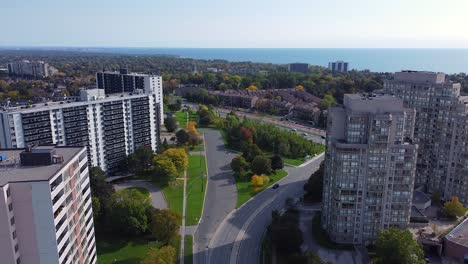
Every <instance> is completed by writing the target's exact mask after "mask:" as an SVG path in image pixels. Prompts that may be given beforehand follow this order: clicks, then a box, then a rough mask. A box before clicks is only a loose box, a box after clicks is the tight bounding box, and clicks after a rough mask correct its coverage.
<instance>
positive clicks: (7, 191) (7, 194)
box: [6, 188, 10, 197]
mask: <svg viewBox="0 0 468 264" xmlns="http://www.w3.org/2000/svg"><path fill="white" fill-rule="evenodd" d="M6 196H7V197H10V188H8V189H7V190H6Z"/></svg>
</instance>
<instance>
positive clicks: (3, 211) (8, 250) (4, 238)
mask: <svg viewBox="0 0 468 264" xmlns="http://www.w3.org/2000/svg"><path fill="white" fill-rule="evenodd" d="M8 187H9V185H8V184H7V185H5V186H3V187H0V256H1V261H5V263H15V262H16V258H17V256H18V255H19V251H18V253H17V254H15V250H14V243H13V239H12V232H13V230H14V229H13V228H12V226H11V223H10V219H11V217H13V214H12V212H10V211H9V209H8V204H9V203H10V202H11V198H9V197H7V194H6V190H7V189H8Z"/></svg>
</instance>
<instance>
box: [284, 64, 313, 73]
mask: <svg viewBox="0 0 468 264" xmlns="http://www.w3.org/2000/svg"><path fill="white" fill-rule="evenodd" d="M288 70H289V71H290V72H300V73H304V74H306V73H307V72H308V71H309V64H307V63H299V62H296V63H291V64H289V65H288Z"/></svg>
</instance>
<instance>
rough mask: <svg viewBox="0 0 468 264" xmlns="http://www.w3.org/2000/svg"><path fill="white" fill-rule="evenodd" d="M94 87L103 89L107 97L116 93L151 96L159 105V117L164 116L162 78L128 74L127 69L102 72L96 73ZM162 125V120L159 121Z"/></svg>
mask: <svg viewBox="0 0 468 264" xmlns="http://www.w3.org/2000/svg"><path fill="white" fill-rule="evenodd" d="M96 86H97V88H98V89H104V90H105V92H106V94H107V95H110V94H116V93H136V92H138V91H142V92H144V93H147V94H153V95H154V97H155V100H156V103H158V104H159V115H160V116H161V117H162V116H163V115H164V110H163V82H162V77H161V76H158V75H151V74H141V73H130V72H129V71H128V69H120V71H118V72H117V71H102V72H98V73H96ZM160 122H161V123H160V124H161V125H162V124H164V119H163V118H161V119H160Z"/></svg>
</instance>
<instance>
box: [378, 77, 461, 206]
mask: <svg viewBox="0 0 468 264" xmlns="http://www.w3.org/2000/svg"><path fill="white" fill-rule="evenodd" d="M460 88H461V85H460V84H459V83H452V82H449V81H447V80H446V75H445V74H444V73H435V72H417V71H403V72H397V73H395V78H394V79H393V80H387V81H385V83H384V89H385V92H386V93H388V94H392V95H394V96H396V97H399V98H401V99H403V101H404V103H405V106H407V107H411V108H414V109H415V110H416V123H415V129H414V139H415V142H416V143H417V144H418V145H419V151H418V160H417V169H416V187H419V186H423V187H426V191H427V192H429V193H431V194H432V193H438V194H440V195H441V198H443V199H445V200H447V199H450V198H451V196H458V197H459V198H460V201H461V202H463V203H464V204H465V205H467V204H468V141H467V139H468V135H467V133H468V114H467V113H468V97H467V96H460Z"/></svg>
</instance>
